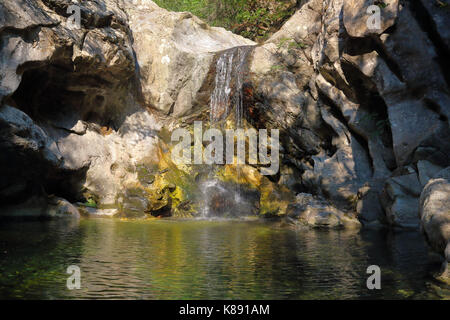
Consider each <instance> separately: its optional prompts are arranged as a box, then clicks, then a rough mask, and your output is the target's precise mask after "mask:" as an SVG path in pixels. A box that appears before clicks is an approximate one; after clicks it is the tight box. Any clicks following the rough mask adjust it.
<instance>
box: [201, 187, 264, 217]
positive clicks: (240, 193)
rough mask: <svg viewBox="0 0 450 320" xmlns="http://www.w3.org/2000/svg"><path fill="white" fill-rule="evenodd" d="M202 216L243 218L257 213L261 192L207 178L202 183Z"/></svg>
mask: <svg viewBox="0 0 450 320" xmlns="http://www.w3.org/2000/svg"><path fill="white" fill-rule="evenodd" d="M200 191H201V195H202V199H201V201H202V203H203V210H202V214H201V217H202V218H212V217H214V218H226V219H230V218H231V219H233V218H243V217H249V216H254V215H257V213H258V209H259V208H258V207H259V193H258V192H257V191H256V190H251V189H247V188H243V187H240V188H236V185H235V184H231V183H226V182H223V181H220V180H212V179H211V180H207V181H205V182H203V183H201V184H200Z"/></svg>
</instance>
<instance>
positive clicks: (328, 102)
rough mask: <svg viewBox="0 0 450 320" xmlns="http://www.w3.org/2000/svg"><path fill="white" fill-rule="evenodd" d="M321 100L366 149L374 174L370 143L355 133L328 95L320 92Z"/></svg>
mask: <svg viewBox="0 0 450 320" xmlns="http://www.w3.org/2000/svg"><path fill="white" fill-rule="evenodd" d="M319 98H320V99H321V100H322V101H323V102H324V103H325V105H327V106H329V111H330V112H331V114H332V115H333V116H334V117H335V118H336V119H338V120H339V121H340V122H341V123H342V124H343V125H344V126H345V127H346V128H347V130H348V131H349V133H350V134H351V135H352V137H353V138H355V139H356V141H357V142H358V143H359V144H360V145H361V147H363V148H364V151H365V153H366V156H367V159H369V162H370V166H371V170H372V173H371V174H373V172H374V164H373V159H372V157H371V155H370V150H369V144H368V141H367V140H366V139H365V138H364V137H363V136H362V135H360V134H359V133H357V132H355V130H353V129H352V128H351V127H350V126H349V124H348V123H347V120H346V119H345V117H344V115H343V114H342V111H341V110H340V109H339V107H338V106H337V105H336V104H335V103H334V102H333V101H332V100H331V99H330V98H328V97H327V96H326V95H324V94H323V93H322V92H319Z"/></svg>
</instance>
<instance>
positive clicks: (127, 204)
mask: <svg viewBox="0 0 450 320" xmlns="http://www.w3.org/2000/svg"><path fill="white" fill-rule="evenodd" d="M121 198H122V199H121V202H120V204H121V210H120V211H121V214H122V215H123V216H125V217H127V218H142V217H145V216H146V214H147V213H149V212H150V211H151V203H150V200H149V194H148V193H147V192H146V191H145V190H143V189H141V188H130V189H128V190H126V192H125V193H124V195H123V196H122V197H121Z"/></svg>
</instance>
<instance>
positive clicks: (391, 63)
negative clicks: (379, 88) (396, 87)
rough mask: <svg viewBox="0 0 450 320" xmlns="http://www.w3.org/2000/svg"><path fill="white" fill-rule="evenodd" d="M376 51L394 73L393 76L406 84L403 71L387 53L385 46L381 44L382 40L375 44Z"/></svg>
mask: <svg viewBox="0 0 450 320" xmlns="http://www.w3.org/2000/svg"><path fill="white" fill-rule="evenodd" d="M375 51H376V52H377V53H378V55H379V56H380V57H381V58H382V59H383V60H384V62H386V65H387V66H388V67H389V69H390V70H391V71H392V73H393V74H395V76H396V77H397V78H398V79H399V80H400V81H401V82H405V80H404V77H403V74H402V69H401V67H400V66H399V65H398V63H397V62H396V61H395V60H394V59H392V58H391V57H390V56H389V54H388V53H387V52H386V50H385V48H384V44H383V43H382V42H381V40H380V39H378V41H376V42H375Z"/></svg>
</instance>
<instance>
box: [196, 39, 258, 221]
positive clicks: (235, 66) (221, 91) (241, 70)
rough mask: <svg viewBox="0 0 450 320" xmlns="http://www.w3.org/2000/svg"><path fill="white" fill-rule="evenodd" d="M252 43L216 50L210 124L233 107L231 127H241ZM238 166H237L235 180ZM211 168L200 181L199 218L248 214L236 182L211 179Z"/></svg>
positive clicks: (215, 123)
mask: <svg viewBox="0 0 450 320" xmlns="http://www.w3.org/2000/svg"><path fill="white" fill-rule="evenodd" d="M253 48H254V46H242V47H235V48H231V49H228V50H225V51H223V52H222V53H220V55H219V57H218V59H217V63H216V75H215V86H214V90H213V91H212V93H211V99H210V122H211V127H214V126H217V125H218V124H219V122H220V121H222V120H224V119H226V118H227V117H228V116H229V115H230V112H231V111H232V110H233V109H234V112H235V114H234V119H235V123H234V125H235V129H238V128H242V127H243V118H244V103H243V99H244V92H243V85H244V80H245V74H246V72H247V60H248V59H247V58H248V56H249V53H250V52H251V51H252V50H253ZM239 171H240V170H239V168H238V169H237V174H238V181H239V178H240V177H239V175H240V173H239ZM214 172H215V168H213V169H212V170H211V175H210V178H209V179H208V180H206V181H204V182H203V183H202V184H201V186H200V189H201V190H202V195H203V200H204V201H205V206H204V208H203V217H210V216H224V215H227V216H232V217H236V216H242V215H249V214H250V211H251V208H250V207H251V206H250V205H249V204H248V203H245V199H244V198H245V197H244V196H243V195H242V190H241V187H240V185H239V184H238V185H236V186H234V187H232V186H230V185H226V184H224V183H222V182H221V181H219V180H217V179H214Z"/></svg>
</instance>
